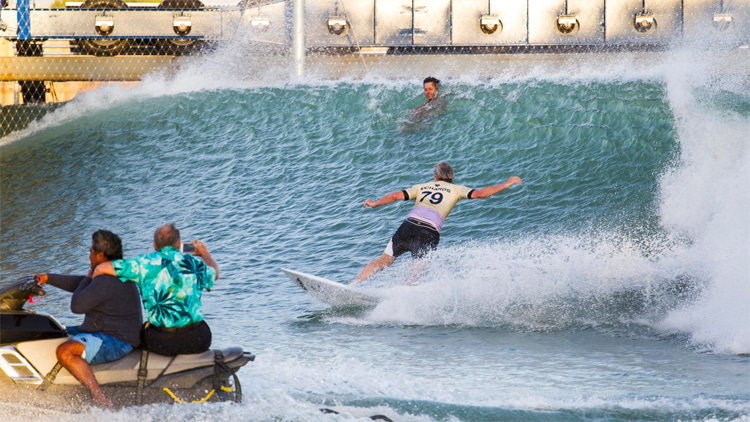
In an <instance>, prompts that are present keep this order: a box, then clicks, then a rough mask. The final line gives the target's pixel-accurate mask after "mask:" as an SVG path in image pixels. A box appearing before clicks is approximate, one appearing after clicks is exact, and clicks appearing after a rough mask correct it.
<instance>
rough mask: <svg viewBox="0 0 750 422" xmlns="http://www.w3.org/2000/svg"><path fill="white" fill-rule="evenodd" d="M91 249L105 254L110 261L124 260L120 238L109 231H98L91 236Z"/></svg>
mask: <svg viewBox="0 0 750 422" xmlns="http://www.w3.org/2000/svg"><path fill="white" fill-rule="evenodd" d="M91 247H92V248H93V249H94V252H97V253H98V252H104V256H105V257H107V259H108V260H110V261H111V260H113V259H122V241H121V240H120V236H118V235H116V234H114V233H112V232H111V231H107V230H97V231H95V232H94V234H93V235H91Z"/></svg>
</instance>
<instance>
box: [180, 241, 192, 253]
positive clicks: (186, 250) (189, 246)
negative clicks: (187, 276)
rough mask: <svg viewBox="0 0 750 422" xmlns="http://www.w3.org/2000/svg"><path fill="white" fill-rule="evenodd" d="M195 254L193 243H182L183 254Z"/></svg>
mask: <svg viewBox="0 0 750 422" xmlns="http://www.w3.org/2000/svg"><path fill="white" fill-rule="evenodd" d="M193 252H195V245H193V242H182V253H193Z"/></svg>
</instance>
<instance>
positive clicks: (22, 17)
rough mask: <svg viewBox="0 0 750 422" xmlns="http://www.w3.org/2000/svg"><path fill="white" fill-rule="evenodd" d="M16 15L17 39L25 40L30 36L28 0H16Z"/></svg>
mask: <svg viewBox="0 0 750 422" xmlns="http://www.w3.org/2000/svg"><path fill="white" fill-rule="evenodd" d="M16 7H17V8H18V10H17V11H16V16H17V19H18V30H17V34H18V40H19V41H26V40H28V39H29V38H31V13H30V10H29V0H18V1H17V2H16Z"/></svg>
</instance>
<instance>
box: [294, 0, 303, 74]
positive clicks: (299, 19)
mask: <svg viewBox="0 0 750 422" xmlns="http://www.w3.org/2000/svg"><path fill="white" fill-rule="evenodd" d="M293 7H294V10H293V15H294V17H293V33H294V38H293V39H292V55H293V56H294V74H295V76H296V77H297V78H302V77H304V76H305V0H294V6H293Z"/></svg>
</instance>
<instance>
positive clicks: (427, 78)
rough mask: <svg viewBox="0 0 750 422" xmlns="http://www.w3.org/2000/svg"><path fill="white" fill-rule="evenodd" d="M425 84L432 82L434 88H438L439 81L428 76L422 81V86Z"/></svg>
mask: <svg viewBox="0 0 750 422" xmlns="http://www.w3.org/2000/svg"><path fill="white" fill-rule="evenodd" d="M427 82H432V83H434V84H435V86H438V84H440V79H438V78H433V77H432V76H428V77H426V78H425V79H424V82H422V85H424V84H426V83H427Z"/></svg>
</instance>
